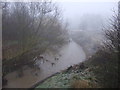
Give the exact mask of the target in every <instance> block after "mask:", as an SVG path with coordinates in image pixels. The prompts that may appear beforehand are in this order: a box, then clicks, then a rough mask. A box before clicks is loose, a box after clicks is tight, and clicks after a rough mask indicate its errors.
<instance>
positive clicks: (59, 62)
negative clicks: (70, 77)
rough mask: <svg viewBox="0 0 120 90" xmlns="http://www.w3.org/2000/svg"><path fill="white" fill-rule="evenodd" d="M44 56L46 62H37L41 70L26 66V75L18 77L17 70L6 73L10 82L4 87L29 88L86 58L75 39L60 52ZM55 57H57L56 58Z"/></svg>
mask: <svg viewBox="0 0 120 90" xmlns="http://www.w3.org/2000/svg"><path fill="white" fill-rule="evenodd" d="M44 57H45V60H44V62H43V61H42V60H38V61H37V62H36V64H38V65H39V67H40V70H38V69H37V70H34V69H30V68H28V67H24V72H23V73H24V75H23V76H22V77H17V72H12V73H9V74H8V75H6V78H7V80H8V84H7V85H6V86H4V88H29V87H31V86H33V85H34V84H36V83H37V82H39V81H41V80H43V79H45V78H47V77H48V76H50V75H52V74H54V73H56V72H60V71H61V70H64V69H66V68H68V67H69V66H71V65H74V64H78V63H80V62H82V61H84V60H85V58H86V56H85V53H84V51H83V49H82V48H81V47H80V46H79V45H78V44H76V43H75V42H73V41H71V42H70V43H69V44H66V45H64V46H63V47H62V48H61V50H60V51H59V53H56V54H53V53H49V54H48V53H45V54H44ZM55 57H57V58H56V59H55Z"/></svg>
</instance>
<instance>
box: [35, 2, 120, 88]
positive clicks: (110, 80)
mask: <svg viewBox="0 0 120 90" xmlns="http://www.w3.org/2000/svg"><path fill="white" fill-rule="evenodd" d="M119 4H120V3H119ZM118 9H119V10H118V11H119V12H118V14H117V15H114V17H113V19H112V22H111V25H110V26H111V27H110V28H109V29H107V30H105V36H106V41H105V42H104V45H103V46H101V48H99V49H98V51H97V52H96V53H95V54H94V55H92V57H90V58H89V59H88V60H86V61H85V62H84V67H83V68H81V64H78V65H75V66H73V67H72V68H69V69H67V70H66V71H64V72H62V73H60V74H58V75H56V76H53V77H52V78H49V79H48V80H46V81H45V82H43V83H42V84H40V85H39V86H38V87H37V88H45V87H47V88H50V87H52V88H53V87H54V86H56V87H63V88H65V87H67V88H71V87H72V88H100V87H102V88H118V87H119V85H120V82H119V71H118V64H119V56H120V47H119V46H120V37H119V34H120V16H119V14H120V5H119V8H118ZM65 82H66V83H65Z"/></svg>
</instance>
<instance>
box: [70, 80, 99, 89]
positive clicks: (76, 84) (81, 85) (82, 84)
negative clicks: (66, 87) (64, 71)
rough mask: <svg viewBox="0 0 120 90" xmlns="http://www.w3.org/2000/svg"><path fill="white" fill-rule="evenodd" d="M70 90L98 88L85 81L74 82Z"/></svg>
mask: <svg viewBox="0 0 120 90" xmlns="http://www.w3.org/2000/svg"><path fill="white" fill-rule="evenodd" d="M71 87H72V88H98V87H97V85H96V84H94V83H90V82H89V81H87V80H75V81H73V82H72V83H71Z"/></svg>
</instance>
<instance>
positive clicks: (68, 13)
mask: <svg viewBox="0 0 120 90" xmlns="http://www.w3.org/2000/svg"><path fill="white" fill-rule="evenodd" d="M59 6H60V7H61V8H62V11H63V16H64V20H65V21H67V22H68V23H69V28H70V29H71V30H78V29H79V25H80V22H81V17H85V18H86V17H87V16H89V15H93V17H94V15H96V16H98V19H99V18H101V20H103V22H104V24H105V23H107V22H108V19H109V18H111V17H112V15H113V10H116V9H117V2H60V3H59ZM116 11H117V10H116ZM96 19H97V18H96Z"/></svg>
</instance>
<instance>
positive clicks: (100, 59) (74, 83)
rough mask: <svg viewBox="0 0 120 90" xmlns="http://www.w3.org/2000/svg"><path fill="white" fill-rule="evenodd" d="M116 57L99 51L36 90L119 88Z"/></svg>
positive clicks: (46, 81) (48, 80)
mask: <svg viewBox="0 0 120 90" xmlns="http://www.w3.org/2000/svg"><path fill="white" fill-rule="evenodd" d="M116 55H117V54H115V53H114V54H113V53H112V54H111V55H110V56H109V54H108V53H106V52H103V51H98V52H97V53H96V54H94V55H93V56H92V57H91V58H89V59H88V60H86V61H85V62H83V63H80V64H78V65H75V66H72V67H69V68H68V69H66V70H65V71H63V72H61V73H60V74H57V75H55V76H53V77H51V78H49V79H47V80H45V81H44V82H42V83H40V84H39V85H38V86H37V87H36V88H116V87H118V63H117V60H118V58H117V56H116ZM108 56H109V57H108ZM105 57H106V58H105Z"/></svg>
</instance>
